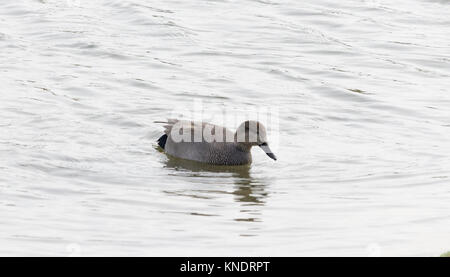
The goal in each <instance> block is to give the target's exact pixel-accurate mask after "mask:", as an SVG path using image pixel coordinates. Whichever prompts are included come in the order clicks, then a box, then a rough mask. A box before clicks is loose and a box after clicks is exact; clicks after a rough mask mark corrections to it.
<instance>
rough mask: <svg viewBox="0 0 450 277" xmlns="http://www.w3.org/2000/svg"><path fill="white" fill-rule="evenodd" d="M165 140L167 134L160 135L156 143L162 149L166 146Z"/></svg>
mask: <svg viewBox="0 0 450 277" xmlns="http://www.w3.org/2000/svg"><path fill="white" fill-rule="evenodd" d="M166 141H167V135H166V134H164V135H162V136H161V137H160V138H159V139H158V145H159V146H160V147H161V148H162V149H164V147H165V146H166Z"/></svg>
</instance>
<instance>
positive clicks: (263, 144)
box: [259, 142, 267, 146]
mask: <svg viewBox="0 0 450 277" xmlns="http://www.w3.org/2000/svg"><path fill="white" fill-rule="evenodd" d="M259 146H267V142H263V143H261V144H260V145H259Z"/></svg>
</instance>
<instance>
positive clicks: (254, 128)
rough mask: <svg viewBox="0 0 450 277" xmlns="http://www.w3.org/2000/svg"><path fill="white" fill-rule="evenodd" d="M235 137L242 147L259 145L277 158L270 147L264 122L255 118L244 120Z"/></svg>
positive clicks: (270, 155)
mask: <svg viewBox="0 0 450 277" xmlns="http://www.w3.org/2000/svg"><path fill="white" fill-rule="evenodd" d="M234 137H235V140H236V142H237V143H239V144H240V145H242V147H244V148H247V149H250V148H251V147H252V146H259V147H261V149H262V150H264V152H266V154H267V156H269V157H270V158H271V159H274V160H277V157H276V156H275V155H274V154H273V152H272V150H271V149H270V148H269V144H268V143H267V131H266V127H264V125H263V124H262V123H260V122H258V121H254V120H247V121H244V122H242V124H241V125H239V127H238V128H237V130H236V133H235V135H234Z"/></svg>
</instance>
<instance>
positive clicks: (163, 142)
mask: <svg viewBox="0 0 450 277" xmlns="http://www.w3.org/2000/svg"><path fill="white" fill-rule="evenodd" d="M157 123H164V124H165V126H164V127H165V130H164V133H165V134H164V135H163V136H161V137H160V138H159V139H158V144H159V146H160V147H162V148H163V149H164V151H165V152H166V153H167V154H169V155H171V156H174V157H178V158H182V159H187V160H192V161H198V162H204V163H208V164H215V165H244V164H249V163H251V162H252V155H251V152H250V150H251V148H252V146H256V145H257V146H260V147H261V148H262V149H263V150H264V152H266V154H267V155H268V156H269V157H270V158H272V159H274V160H276V157H275V155H274V154H273V153H272V151H271V150H270V148H269V146H268V144H267V136H266V129H265V127H264V126H263V125H262V124H261V123H259V122H257V121H245V122H243V123H242V124H241V125H240V126H239V128H238V129H237V130H236V132H232V131H230V130H228V129H226V128H225V127H222V126H218V125H214V124H210V123H204V122H195V121H185V120H176V119H169V120H168V121H166V122H160V121H157ZM174 126H177V129H176V132H177V133H172V130H173V127H174ZM180 126H182V129H181V128H180ZM205 128H208V132H209V133H211V134H213V135H216V134H220V132H223V133H222V134H223V136H222V137H223V138H224V139H223V140H222V141H220V140H219V141H211V139H205V138H204V137H203V136H201V137H197V138H199V139H197V140H195V141H194V134H196V132H198V133H197V134H203V131H204V130H205ZM180 130H182V131H181V133H180ZM174 134H175V135H177V134H189V135H188V136H189V137H190V138H191V139H190V140H188V141H180V139H179V138H176V139H175V138H174ZM241 134H242V135H241Z"/></svg>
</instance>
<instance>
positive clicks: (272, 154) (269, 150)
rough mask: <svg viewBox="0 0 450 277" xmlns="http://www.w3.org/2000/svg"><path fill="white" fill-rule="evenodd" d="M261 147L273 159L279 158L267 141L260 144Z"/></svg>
mask: <svg viewBox="0 0 450 277" xmlns="http://www.w3.org/2000/svg"><path fill="white" fill-rule="evenodd" d="M259 147H261V149H262V150H264V152H266V154H267V156H269V157H270V158H271V159H273V160H275V161H276V160H277V157H276V156H275V154H274V153H273V152H272V150H271V149H270V147H269V145H268V144H267V143H263V144H260V145H259Z"/></svg>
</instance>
